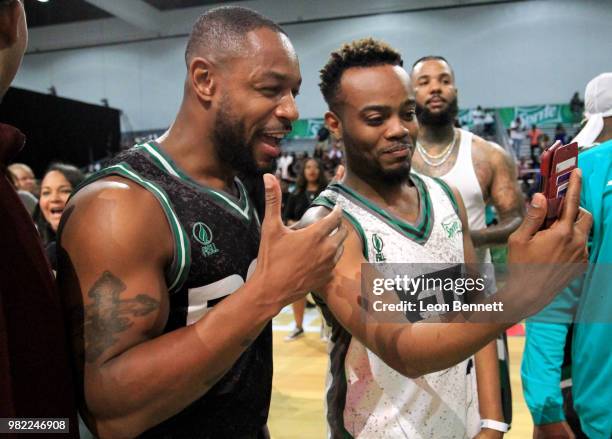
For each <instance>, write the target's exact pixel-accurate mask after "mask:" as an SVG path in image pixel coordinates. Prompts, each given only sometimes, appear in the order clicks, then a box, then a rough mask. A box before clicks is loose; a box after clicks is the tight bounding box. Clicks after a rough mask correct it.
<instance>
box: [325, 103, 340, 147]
mask: <svg viewBox="0 0 612 439" xmlns="http://www.w3.org/2000/svg"><path fill="white" fill-rule="evenodd" d="M325 125H326V126H327V129H328V130H329V132H330V133H332V135H333V136H334V138H336V139H338V140H342V121H341V120H340V118H339V117H338V115H337V114H336V113H334V112H333V111H331V110H330V111H327V112H326V113H325Z"/></svg>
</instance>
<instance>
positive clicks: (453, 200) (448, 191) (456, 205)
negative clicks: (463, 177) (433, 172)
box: [431, 177, 461, 217]
mask: <svg viewBox="0 0 612 439" xmlns="http://www.w3.org/2000/svg"><path fill="white" fill-rule="evenodd" d="M431 178H432V179H433V180H434V181H435V182H436V183H438V184H439V185H440V186H442V189H444V192H446V195H448V198H450V202H451V204H452V205H453V208H454V209H455V213H456V214H457V216H459V217H461V215H459V203H458V202H457V198H456V197H455V194H454V193H453V190H452V189H451V188H450V186H449V185H448V183H447V182H445V181H444V180H442V179H441V178H438V177H431Z"/></svg>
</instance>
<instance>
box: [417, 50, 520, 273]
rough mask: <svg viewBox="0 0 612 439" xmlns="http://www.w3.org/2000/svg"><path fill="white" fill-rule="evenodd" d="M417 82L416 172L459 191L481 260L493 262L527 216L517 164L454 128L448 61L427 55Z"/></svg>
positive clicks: (454, 96)
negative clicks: (490, 217)
mask: <svg viewBox="0 0 612 439" xmlns="http://www.w3.org/2000/svg"><path fill="white" fill-rule="evenodd" d="M411 81H412V84H413V87H414V91H415V96H416V112H417V117H418V120H419V137H418V139H417V144H416V151H417V154H415V155H414V157H413V158H412V169H413V170H414V171H417V172H419V173H422V174H425V175H429V176H432V177H440V178H442V179H443V180H444V181H446V182H447V183H448V184H450V185H452V186H454V187H456V188H457V189H458V190H459V193H460V194H461V197H462V198H463V202H464V203H465V208H466V210H467V216H468V222H469V226H470V235H471V237H472V242H473V244H474V247H475V248H476V253H477V255H478V258H479V261H481V262H490V261H491V254H490V252H489V246H492V245H505V244H506V243H507V242H508V236H510V234H511V233H512V232H514V231H515V230H516V228H517V227H518V226H519V224H520V223H521V220H522V217H523V207H522V206H523V198H522V196H521V190H520V188H519V185H518V178H517V175H516V165H515V164H514V161H513V160H512V157H510V155H509V154H508V153H507V152H506V151H504V149H503V148H501V147H500V146H499V145H497V144H495V143H492V142H487V141H486V140H484V139H483V138H481V137H479V136H476V135H474V134H472V133H470V132H469V131H466V130H462V129H460V128H455V127H454V126H453V121H454V120H455V116H456V115H457V112H458V105H457V88H456V87H455V75H454V73H453V70H452V68H451V66H450V65H449V64H448V62H447V61H446V60H445V59H444V58H442V57H438V56H427V57H423V58H421V59H419V60H418V61H416V62H415V63H414V66H413V68H412V73H411ZM487 204H492V205H493V206H494V207H495V210H496V211H497V215H498V217H499V221H498V223H497V224H496V225H494V226H491V227H487V224H486V222H485V207H486V205H487Z"/></svg>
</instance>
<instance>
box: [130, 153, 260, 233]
mask: <svg viewBox="0 0 612 439" xmlns="http://www.w3.org/2000/svg"><path fill="white" fill-rule="evenodd" d="M136 148H140V149H142V150H143V151H145V152H147V154H148V155H149V156H150V157H151V159H152V160H153V163H155V164H156V165H157V167H159V168H160V169H161V170H163V171H164V172H167V173H168V174H170V175H172V176H173V177H176V178H178V179H180V180H183V181H185V182H186V183H188V184H190V185H191V186H194V187H195V188H197V189H199V190H201V191H203V192H206V193H207V194H210V195H212V196H214V197H215V198H217V199H218V200H220V201H222V202H223V203H224V204H226V205H227V206H229V207H231V208H232V209H234V210H236V211H237V212H238V213H239V214H240V215H241V216H242V217H243V218H244V219H246V220H247V221H250V220H251V206H250V202H249V196H248V194H247V191H246V189H245V188H244V185H243V184H242V182H241V181H240V180H239V179H238V178H237V177H236V178H235V179H234V181H235V183H236V186H237V187H238V193H239V198H238V199H237V200H236V201H234V200H232V198H234V197H233V196H231V195H229V194H226V193H224V192H222V191H218V190H215V189H212V188H210V187H206V186H203V185H201V184H200V183H198V182H197V181H195V180H193V179H192V178H191V177H189V176H188V175H187V174H185V173H184V172H183V171H182V170H181V168H179V167H178V166H177V165H176V164H175V163H174V161H173V160H172V159H171V158H170V157H169V156H168V155H167V154H166V153H165V152H164V151H163V149H161V148H159V146H158V145H157V144H156V143H155V142H148V143H143V144H140V145H137V146H136ZM230 197H231V198H230Z"/></svg>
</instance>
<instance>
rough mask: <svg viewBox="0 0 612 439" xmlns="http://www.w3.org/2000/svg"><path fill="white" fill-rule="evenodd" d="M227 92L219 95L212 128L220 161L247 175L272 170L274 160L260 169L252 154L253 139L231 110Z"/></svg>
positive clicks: (256, 174)
mask: <svg viewBox="0 0 612 439" xmlns="http://www.w3.org/2000/svg"><path fill="white" fill-rule="evenodd" d="M231 107H232V105H231V103H230V101H229V97H228V96H227V94H225V95H223V96H222V97H221V101H220V103H219V111H218V112H217V116H216V120H215V126H214V128H213V134H212V141H213V144H214V147H215V152H216V153H217V157H219V160H220V161H221V163H223V164H226V165H229V166H230V167H231V168H232V169H233V170H234V171H236V172H237V173H238V174H240V175H242V176H245V177H249V176H259V175H262V174H264V173H265V172H274V171H275V170H276V162H273V163H272V164H271V165H270V166H269V167H267V168H266V169H260V168H259V167H258V166H257V161H256V160H255V156H254V154H253V147H254V143H255V142H254V140H253V139H248V138H247V134H246V128H245V126H244V121H243V120H241V119H240V118H239V117H238V116H237V115H236V114H235V113H234V112H233V111H232V110H231Z"/></svg>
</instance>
